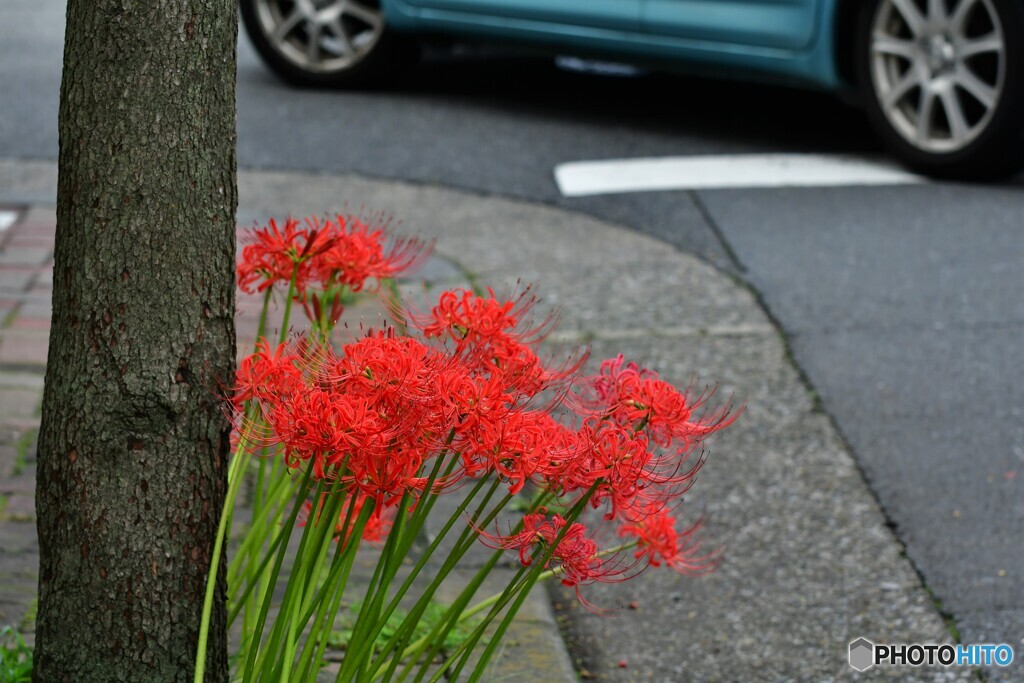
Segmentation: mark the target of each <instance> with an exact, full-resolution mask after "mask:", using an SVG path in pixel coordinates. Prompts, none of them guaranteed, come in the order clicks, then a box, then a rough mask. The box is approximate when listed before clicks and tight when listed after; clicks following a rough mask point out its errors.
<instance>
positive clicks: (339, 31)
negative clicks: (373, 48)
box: [330, 17, 356, 55]
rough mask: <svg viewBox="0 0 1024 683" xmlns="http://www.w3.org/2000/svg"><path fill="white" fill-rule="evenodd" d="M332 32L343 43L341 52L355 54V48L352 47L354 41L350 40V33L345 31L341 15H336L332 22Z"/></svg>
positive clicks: (339, 42)
mask: <svg viewBox="0 0 1024 683" xmlns="http://www.w3.org/2000/svg"><path fill="white" fill-rule="evenodd" d="M330 28H331V33H333V34H334V37H335V38H337V39H338V44H339V45H341V53H342V54H343V55H353V54H355V52H356V51H355V49H354V48H353V47H352V41H351V40H349V38H348V34H347V33H345V27H344V26H342V25H341V17H336V18H335V19H334V20H333V21H332V22H331V24H330Z"/></svg>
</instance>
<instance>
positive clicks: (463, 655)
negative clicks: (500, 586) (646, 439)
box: [430, 481, 600, 683]
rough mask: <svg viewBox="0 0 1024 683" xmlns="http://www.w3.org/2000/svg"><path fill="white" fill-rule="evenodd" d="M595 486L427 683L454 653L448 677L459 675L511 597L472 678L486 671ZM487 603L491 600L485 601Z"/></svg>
mask: <svg viewBox="0 0 1024 683" xmlns="http://www.w3.org/2000/svg"><path fill="white" fill-rule="evenodd" d="M599 484H600V481H598V482H595V483H594V484H593V485H592V486H591V487H590V489H589V490H588V491H587V493H586V494H585V495H584V496H583V497H582V498H580V499H579V500H578V501H577V502H576V503H575V504H574V505H573V506H572V508H571V509H570V511H569V513H568V514H567V515H566V517H565V526H564V527H562V529H561V531H559V533H558V535H557V536H556V537H555V539H554V541H553V542H551V543H550V544H548V545H547V547H545V548H544V550H543V552H542V553H540V557H539V558H538V557H536V556H535V557H534V558H533V561H532V562H531V564H530V567H529V572H528V573H527V576H526V578H525V579H524V580H523V582H522V583H521V584H520V585H518V586H516V585H515V584H514V583H510V584H509V585H508V587H506V589H505V590H504V591H503V592H502V593H501V595H500V597H499V598H498V600H496V601H494V602H493V606H492V607H491V611H490V612H488V614H487V616H486V617H485V618H484V619H483V621H482V622H481V623H480V624H479V625H478V626H477V628H475V629H474V631H473V633H472V635H471V636H470V638H468V639H467V640H466V642H464V643H462V645H460V647H459V649H458V650H456V652H455V653H454V654H453V656H452V658H450V659H449V660H448V662H446V663H445V665H444V666H443V667H441V669H440V670H439V671H438V672H437V673H436V674H435V675H434V676H433V677H432V678H431V679H430V683H435V682H436V681H437V680H438V678H439V677H440V676H442V675H444V673H445V671H446V670H448V669H449V668H451V662H453V661H454V660H455V655H456V654H457V655H459V657H458V663H457V665H456V667H455V669H454V670H453V671H452V672H451V674H450V676H451V677H452V678H456V679H457V678H458V676H459V674H460V673H461V672H462V669H463V668H464V667H465V665H466V663H467V662H468V661H469V656H470V655H471V654H472V650H473V648H474V647H475V646H476V643H477V642H478V641H479V640H480V638H481V637H482V636H483V633H484V630H485V629H486V628H487V627H488V625H490V623H491V622H492V621H493V620H494V619H495V618H496V617H497V616H498V614H500V613H501V611H502V609H504V607H505V606H506V605H507V604H508V603H509V602H511V601H512V599H513V597H515V598H516V599H515V601H514V603H513V605H512V607H511V608H510V609H509V611H508V612H507V613H506V615H505V617H504V619H503V620H502V621H501V622H500V624H499V626H498V633H497V634H496V635H495V637H493V638H492V639H491V642H490V643H489V644H488V646H487V648H486V649H485V650H484V653H483V655H481V658H480V660H479V662H478V663H477V666H476V668H475V669H474V674H473V676H474V678H479V673H482V671H483V670H484V669H485V668H486V666H487V663H488V660H489V659H490V657H491V656H492V655H493V654H494V649H495V648H496V647H497V643H498V641H499V640H500V635H501V634H503V633H504V632H505V630H507V629H508V626H509V624H511V622H512V619H514V618H515V615H516V613H517V612H518V611H519V608H520V607H521V606H522V604H523V602H524V601H525V600H526V596H527V595H528V594H529V590H530V589H531V588H532V587H533V585H534V584H535V583H536V581H537V578H536V577H537V575H539V574H540V573H541V571H543V568H544V567H545V566H546V565H547V563H548V562H549V561H550V559H551V556H552V555H553V554H554V552H555V549H556V548H558V544H559V543H561V542H562V539H563V538H564V537H565V534H566V533H567V532H568V531H569V528H570V527H571V526H572V524H573V523H574V522H575V521H576V519H578V518H579V516H580V515H581V514H582V513H583V510H584V509H585V508H586V505H587V503H588V502H589V501H590V498H591V497H592V496H593V494H594V491H596V490H597V487H598V485H599ZM520 591H522V592H520ZM517 594H518V595H517ZM488 600H491V599H490V598H488ZM478 611H479V610H475V609H472V608H471V609H470V610H467V612H470V614H469V615H467V618H468V616H472V615H473V614H476V613H477V612H478Z"/></svg>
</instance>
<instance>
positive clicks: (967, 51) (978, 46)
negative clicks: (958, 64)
mask: <svg viewBox="0 0 1024 683" xmlns="http://www.w3.org/2000/svg"><path fill="white" fill-rule="evenodd" d="M989 52H995V53H996V54H999V55H1002V54H1003V37H1002V36H1001V35H999V34H998V33H997V32H996V31H993V32H992V33H988V34H986V35H984V36H981V37H979V38H969V39H967V40H963V41H959V42H958V43H957V46H956V54H957V57H959V58H960V59H969V58H971V57H974V56H976V55H983V54H987V53H989Z"/></svg>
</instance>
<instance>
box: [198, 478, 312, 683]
mask: <svg viewBox="0 0 1024 683" xmlns="http://www.w3.org/2000/svg"><path fill="white" fill-rule="evenodd" d="M312 472H313V464H312V463H310V466H309V468H308V469H307V470H306V473H305V476H304V477H303V479H302V484H301V485H300V487H299V488H300V490H301V491H307V490H308V484H309V480H310V478H311V476H312ZM302 503H303V496H296V498H295V504H294V505H293V506H292V512H291V515H290V516H289V518H288V521H287V522H286V523H285V525H284V532H283V535H282V541H281V547H280V548H278V551H277V557H276V558H275V559H274V568H273V569H272V570H271V573H270V576H269V577H268V579H269V580H270V585H271V586H273V585H274V584H275V583H276V582H277V577H278V576H279V575H280V573H281V564H282V562H283V561H284V555H285V552H286V551H287V550H288V539H289V538H290V537H291V533H292V529H294V528H295V520H296V518H297V517H298V515H299V509H300V508H301V507H302ZM262 595H263V600H262V604H261V606H260V615H259V617H258V619H257V622H256V628H255V629H253V631H252V640H251V641H250V642H249V652H248V655H247V657H246V662H245V673H244V675H243V677H242V680H243V681H249V680H252V674H253V669H254V667H255V666H256V655H257V653H258V652H259V643H260V640H261V639H262V635H263V627H264V624H266V621H267V612H269V611H270V601H271V598H272V597H273V591H272V590H264V591H263V593H262ZM196 683H199V680H197V681H196Z"/></svg>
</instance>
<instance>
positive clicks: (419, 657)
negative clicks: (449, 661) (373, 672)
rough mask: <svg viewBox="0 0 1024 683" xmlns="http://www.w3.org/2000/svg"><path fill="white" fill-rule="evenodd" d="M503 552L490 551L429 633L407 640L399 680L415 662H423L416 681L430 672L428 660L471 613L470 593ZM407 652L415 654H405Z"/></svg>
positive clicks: (387, 677) (393, 664)
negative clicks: (411, 640) (404, 659)
mask: <svg viewBox="0 0 1024 683" xmlns="http://www.w3.org/2000/svg"><path fill="white" fill-rule="evenodd" d="M503 555H504V553H503V552H502V551H497V552H494V553H491V557H490V558H488V560H487V562H485V563H484V565H483V566H482V567H481V568H480V569H479V570H478V571H477V573H476V575H474V576H473V578H472V579H471V580H470V582H469V583H468V584H466V587H465V588H464V589H463V590H462V592H461V593H460V594H459V596H458V597H457V598H456V599H455V601H454V602H453V603H452V605H451V607H450V608H449V609H448V611H447V612H446V613H445V615H444V617H443V618H442V619H441V620H439V621H438V623H437V624H435V626H434V628H433V629H432V630H431V632H430V633H428V634H427V635H426V636H424V637H422V638H420V639H419V640H417V641H416V642H414V643H409V644H407V645H406V646H405V648H404V650H403V655H402V656H403V657H405V658H407V659H408V660H409V661H408V663H407V664H406V666H405V669H404V670H403V671H402V673H401V675H400V676H399V679H398V680H399V681H400V682H401V681H404V680H405V679H406V678H408V677H409V674H410V673H411V672H412V670H413V669H414V668H415V667H416V663H417V662H422V664H421V665H420V670H419V673H418V674H417V675H416V680H417V681H422V680H423V678H424V677H425V676H426V675H427V673H428V672H429V668H430V663H431V662H432V661H434V658H435V657H437V655H438V654H439V653H440V652H441V649H442V648H443V647H444V642H445V639H446V638H447V636H448V633H450V632H451V630H452V629H453V628H455V627H456V626H458V625H459V624H460V623H462V622H463V621H465V620H467V619H469V618H470V617H471V616H472V615H471V614H467V613H466V605H468V604H469V601H470V600H472V599H473V596H474V595H476V593H477V591H478V590H480V586H482V585H483V583H484V581H485V580H486V579H487V577H488V576H489V575H490V573H491V571H492V570H493V569H494V567H495V566H496V565H497V564H498V561H499V560H501V558H502V556H503ZM523 571H524V569H522V568H521V569H520V570H519V571H518V572H517V573H516V576H514V577H513V580H515V578H516V577H518V576H519V575H520V574H521V573H522V572H523ZM500 595H501V594H500V593H499V594H497V595H495V596H494V597H495V598H497V597H500ZM481 609H483V608H481ZM478 611H479V610H478ZM427 645H430V648H429V650H427V651H426V652H425V653H424V651H423V650H424V648H425V647H426V646H427ZM407 652H409V653H415V654H414V655H413V654H405V653H407ZM399 659H400V658H399V657H393V658H392V667H391V668H389V670H388V672H387V674H386V676H385V680H390V678H391V671H392V670H393V669H394V666H395V665H397V664H398V661H399Z"/></svg>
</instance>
